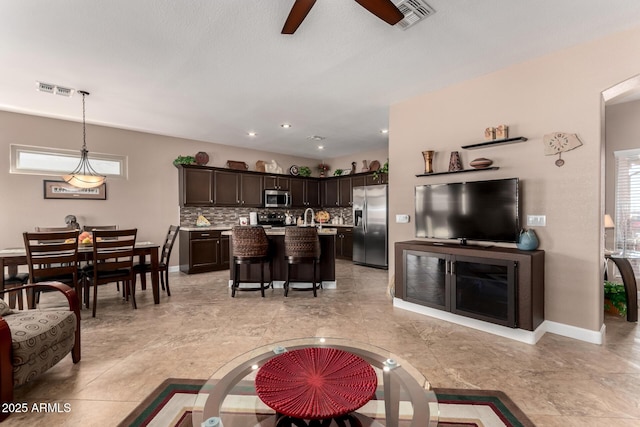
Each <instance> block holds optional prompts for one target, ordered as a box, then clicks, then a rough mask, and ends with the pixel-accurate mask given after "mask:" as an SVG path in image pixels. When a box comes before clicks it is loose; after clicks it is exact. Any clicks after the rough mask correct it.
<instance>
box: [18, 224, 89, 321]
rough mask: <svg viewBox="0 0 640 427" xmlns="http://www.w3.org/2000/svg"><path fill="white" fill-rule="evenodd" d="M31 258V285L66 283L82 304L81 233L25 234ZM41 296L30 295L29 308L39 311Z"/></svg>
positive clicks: (32, 292) (26, 248) (28, 297)
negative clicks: (37, 307)
mask: <svg viewBox="0 0 640 427" xmlns="http://www.w3.org/2000/svg"><path fill="white" fill-rule="evenodd" d="M22 236H23V239H24V248H25V251H26V254H27V264H28V266H29V281H30V283H40V282H52V281H54V282H62V283H65V284H67V285H69V286H71V287H72V288H73V289H74V290H75V291H76V294H77V296H78V301H82V299H81V297H82V287H81V286H79V283H80V280H79V277H80V276H79V274H80V272H79V269H78V230H69V229H67V230H66V231H51V232H39V233H38V232H36V233H29V232H25V233H23V234H22ZM39 296H40V292H38V291H30V292H28V294H27V301H28V306H29V307H30V308H34V307H35V303H36V302H37V301H38V299H39Z"/></svg>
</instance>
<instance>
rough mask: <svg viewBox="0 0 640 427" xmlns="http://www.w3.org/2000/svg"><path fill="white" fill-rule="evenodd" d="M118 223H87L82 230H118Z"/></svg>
mask: <svg viewBox="0 0 640 427" xmlns="http://www.w3.org/2000/svg"><path fill="white" fill-rule="evenodd" d="M117 229H118V226H117V225H85V226H84V227H82V231H89V232H92V231H93V230H117Z"/></svg>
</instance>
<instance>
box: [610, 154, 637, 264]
mask: <svg viewBox="0 0 640 427" xmlns="http://www.w3.org/2000/svg"><path fill="white" fill-rule="evenodd" d="M614 155H615V159H616V213H615V219H614V223H615V245H616V251H619V252H623V253H624V254H625V255H630V254H631V253H633V252H637V254H638V255H640V149H634V150H623V151H616V152H615V153H614ZM634 268H635V269H636V275H637V274H638V266H637V265H634Z"/></svg>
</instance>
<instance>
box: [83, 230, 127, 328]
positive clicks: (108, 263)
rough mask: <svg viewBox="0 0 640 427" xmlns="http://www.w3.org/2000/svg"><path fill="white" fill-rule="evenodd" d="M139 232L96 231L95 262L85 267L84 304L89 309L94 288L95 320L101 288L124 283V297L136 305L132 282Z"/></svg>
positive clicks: (94, 237) (94, 242)
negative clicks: (90, 291)
mask: <svg viewBox="0 0 640 427" xmlns="http://www.w3.org/2000/svg"><path fill="white" fill-rule="evenodd" d="M137 232H138V230H137V229H135V228H134V229H126V230H97V229H95V230H94V231H93V259H92V262H91V264H90V265H88V266H86V267H84V277H85V281H84V282H85V283H84V286H85V292H86V294H85V304H86V305H87V307H89V288H90V286H91V285H93V311H92V316H93V317H96V308H97V304H98V286H100V285H104V284H107V283H113V282H123V283H124V287H123V292H124V294H125V297H126V298H128V297H129V296H130V297H131V305H132V306H133V308H134V309H135V308H138V307H137V305H136V295H135V288H133V287H132V286H131V284H132V283H133V249H134V246H135V243H136V234H137Z"/></svg>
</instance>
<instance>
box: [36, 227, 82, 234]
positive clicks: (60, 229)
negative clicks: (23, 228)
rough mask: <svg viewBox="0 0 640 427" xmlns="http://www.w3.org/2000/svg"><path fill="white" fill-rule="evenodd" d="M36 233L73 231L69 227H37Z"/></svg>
mask: <svg viewBox="0 0 640 427" xmlns="http://www.w3.org/2000/svg"><path fill="white" fill-rule="evenodd" d="M35 230H36V233H44V232H49V231H69V230H73V229H72V228H69V227H35Z"/></svg>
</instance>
